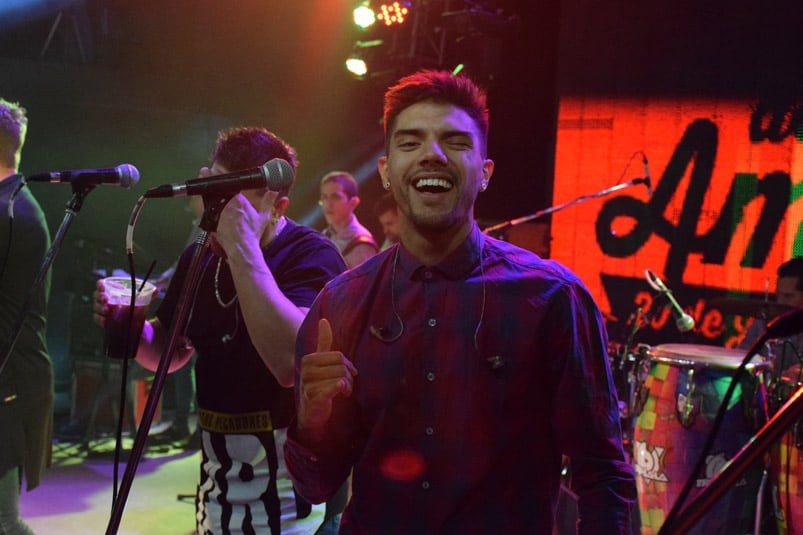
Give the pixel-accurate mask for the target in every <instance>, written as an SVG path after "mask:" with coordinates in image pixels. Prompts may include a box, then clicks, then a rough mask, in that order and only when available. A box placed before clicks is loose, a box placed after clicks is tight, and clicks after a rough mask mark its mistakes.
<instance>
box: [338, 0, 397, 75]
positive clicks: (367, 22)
mask: <svg viewBox="0 0 803 535" xmlns="http://www.w3.org/2000/svg"><path fill="white" fill-rule="evenodd" d="M411 8H412V2H410V1H396V2H392V3H386V2H383V3H376V2H370V1H368V0H365V1H364V2H362V3H361V4H360V5H358V6H357V7H355V8H354V11H353V13H352V15H353V19H354V24H355V25H357V27H358V28H359V29H360V30H361V31H363V32H368V31H369V30H370V29H371V28H373V27H374V26H381V25H384V26H385V27H391V26H396V25H401V24H404V23H405V22H407V19H408V17H409V15H410V10H411ZM384 44H385V41H384V40H383V39H371V40H365V41H362V40H361V41H357V42H356V43H355V44H354V49H353V50H352V53H351V55H350V56H349V57H348V58H347V59H346V70H348V71H349V72H350V73H351V74H353V75H354V76H355V77H357V78H359V79H363V78H365V77H366V76H367V75H368V69H369V64H368V58H367V56H369V55H370V54H369V53H367V52H365V51H366V50H367V49H369V48H372V47H381V46H383V45H384Z"/></svg>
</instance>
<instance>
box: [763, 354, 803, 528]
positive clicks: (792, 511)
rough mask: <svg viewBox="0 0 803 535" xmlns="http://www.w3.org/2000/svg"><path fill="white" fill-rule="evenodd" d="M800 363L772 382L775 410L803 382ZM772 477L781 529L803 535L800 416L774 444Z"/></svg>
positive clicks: (802, 431) (802, 450) (802, 422)
mask: <svg viewBox="0 0 803 535" xmlns="http://www.w3.org/2000/svg"><path fill="white" fill-rule="evenodd" d="M802 374H803V370H801V368H800V364H796V365H795V366H792V367H791V368H789V369H788V370H786V371H784V372H783V373H782V374H781V377H780V378H779V380H778V381H777V382H776V383H775V384H773V386H772V396H771V399H772V401H773V403H772V406H773V408H774V410H777V409H780V408H781V407H782V406H783V404H784V403H786V402H787V401H789V398H790V397H791V396H792V395H793V394H794V393H795V392H796V391H797V389H798V388H800V387H801V386H803V375H802ZM770 460H771V464H770V481H771V482H772V490H773V494H774V500H773V502H774V504H775V511H776V515H775V516H776V518H777V519H778V533H779V534H780V535H787V534H788V535H792V534H801V535H803V421H802V420H798V421H797V422H795V424H794V425H793V426H792V427H791V428H789V429H788V430H787V431H786V433H785V434H784V435H783V436H782V437H781V440H780V441H779V442H778V443H777V444H776V445H774V446H773V448H772V451H771V455H770Z"/></svg>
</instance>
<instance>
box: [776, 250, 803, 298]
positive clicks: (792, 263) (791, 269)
mask: <svg viewBox="0 0 803 535" xmlns="http://www.w3.org/2000/svg"><path fill="white" fill-rule="evenodd" d="M778 276H779V277H797V289H798V290H803V256H796V257H795V258H793V259H792V260H788V261H786V262H784V263H783V264H781V265H780V266H778Z"/></svg>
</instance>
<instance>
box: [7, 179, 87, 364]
mask: <svg viewBox="0 0 803 535" xmlns="http://www.w3.org/2000/svg"><path fill="white" fill-rule="evenodd" d="M71 184H72V190H73V196H72V198H71V199H70V200H69V202H68V203H67V209H66V210H65V214H64V219H63V220H62V221H61V225H60V226H59V228H58V231H56V235H55V236H54V237H53V241H52V243H51V244H50V250H48V252H47V254H46V255H45V257H44V259H42V265H41V266H40V268H39V272H38V273H37V275H36V278H35V279H34V281H33V284H32V285H31V289H30V290H29V291H28V296H27V297H26V298H25V303H24V304H23V305H22V309H21V310H20V312H19V315H18V316H17V321H16V323H15V324H14V327H13V329H12V330H11V335H10V336H9V338H8V340H6V342H5V345H4V347H3V349H2V351H0V374H2V373H3V369H4V368H5V366H6V364H7V363H8V360H9V358H10V357H11V352H12V351H14V346H15V345H16V344H17V339H18V338H19V335H20V333H21V332H22V328H23V326H24V325H25V317H26V316H27V315H28V312H29V311H30V309H31V302H32V301H33V298H34V296H35V295H36V292H38V291H39V288H40V286H42V282H43V281H44V280H45V277H46V276H47V273H48V271H50V268H51V266H52V265H53V262H54V261H55V260H56V255H57V254H58V252H59V249H60V248H61V244H62V242H63V241H64V237H65V236H66V235H67V230H68V229H69V228H70V225H71V224H72V220H73V219H74V218H75V216H76V215H77V214H78V212H80V211H81V207H82V206H83V204H84V199H85V198H86V196H87V195H88V194H89V192H90V191H92V190H93V189H94V188H95V186H96V184H85V183H83V182H82V181H80V180H78V181H75V182H72V183H71Z"/></svg>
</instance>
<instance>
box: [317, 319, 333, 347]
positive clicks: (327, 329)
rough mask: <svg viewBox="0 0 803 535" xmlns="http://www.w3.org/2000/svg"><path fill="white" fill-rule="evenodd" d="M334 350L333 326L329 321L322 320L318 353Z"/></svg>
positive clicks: (319, 328)
mask: <svg viewBox="0 0 803 535" xmlns="http://www.w3.org/2000/svg"><path fill="white" fill-rule="evenodd" d="M331 349H332V326H331V325H330V324H329V320H328V319H326V318H321V319H320V320H318V351H329V350H331Z"/></svg>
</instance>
